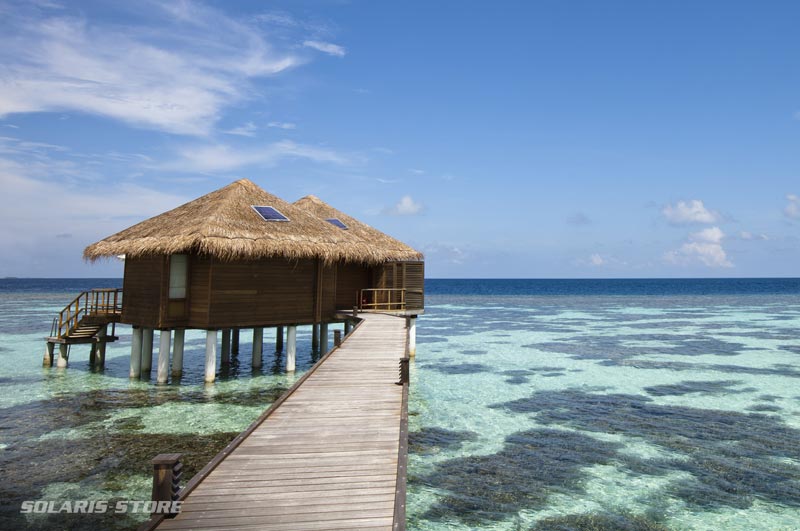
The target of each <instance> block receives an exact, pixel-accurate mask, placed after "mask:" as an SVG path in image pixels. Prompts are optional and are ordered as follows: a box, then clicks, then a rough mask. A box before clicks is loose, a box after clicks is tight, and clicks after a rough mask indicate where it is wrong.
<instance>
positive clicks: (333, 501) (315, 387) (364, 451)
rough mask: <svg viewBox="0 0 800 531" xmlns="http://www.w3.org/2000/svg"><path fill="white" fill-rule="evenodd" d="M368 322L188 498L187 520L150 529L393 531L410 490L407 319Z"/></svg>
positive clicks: (376, 317) (368, 318)
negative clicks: (402, 467)
mask: <svg viewBox="0 0 800 531" xmlns="http://www.w3.org/2000/svg"><path fill="white" fill-rule="evenodd" d="M362 317H363V319H364V320H363V322H362V323H361V324H360V325H359V326H358V327H357V328H356V329H355V330H354V331H353V332H352V333H351V334H350V335H349V336H347V337H346V338H345V341H344V342H343V343H342V344H341V346H340V347H339V348H338V349H336V350H334V351H333V352H332V353H330V354H329V355H327V356H325V357H324V358H323V359H322V361H320V362H319V364H318V365H317V366H316V367H314V368H313V369H312V371H310V374H309V375H308V376H307V378H305V379H304V380H303V381H302V383H301V384H300V385H298V386H297V387H296V388H294V389H293V391H291V394H289V396H288V397H286V398H285V399H284V400H283V401H282V402H280V403H279V405H278V406H277V407H275V408H274V409H272V410H271V411H270V412H268V414H267V415H266V417H265V418H263V419H262V420H261V421H260V424H258V425H256V426H255V427H254V428H252V427H251V429H248V431H246V432H244V434H243V435H244V438H243V439H242V440H240V441H239V442H238V445H237V446H236V447H235V448H234V449H233V450H231V451H230V452H229V453H227V454H226V455H223V456H222V457H219V456H218V458H217V459H219V461H218V462H217V463H216V466H215V467H213V469H211V471H210V472H207V473H206V475H204V476H202V477H200V478H199V480H198V482H195V484H194V485H192V488H191V490H190V491H188V493H184V494H183V495H182V501H183V506H182V510H181V513H180V514H179V515H178V516H176V517H175V518H173V519H158V518H157V519H155V520H153V524H154V525H153V526H151V527H149V529H152V528H155V527H157V528H158V529H161V530H165V531H169V530H173V529H174V530H178V529H197V530H202V529H222V530H231V531H233V530H235V529H262V530H267V531H282V530H292V531H302V530H308V531H320V530H343V529H363V530H365V531H366V530H383V531H388V530H391V529H392V528H393V526H394V524H396V519H397V516H396V507H395V504H396V502H397V496H398V492H401V491H402V492H404V490H405V476H404V475H398V469H399V467H398V463H399V462H400V461H402V460H403V456H399V452H400V451H402V449H401V442H400V441H401V436H402V435H403V433H402V432H401V428H402V421H403V418H404V413H405V412H404V411H403V408H404V407H407V406H406V404H405V402H404V400H403V398H404V396H403V386H401V385H397V381H398V379H399V360H400V359H401V358H403V357H404V356H405V354H406V349H407V345H406V329H405V319H403V318H399V317H395V316H390V315H381V314H364V315H363V316H362ZM212 463H213V462H212ZM193 481H194V480H193ZM400 483H402V485H401V484H400ZM143 528H145V529H148V528H147V527H143Z"/></svg>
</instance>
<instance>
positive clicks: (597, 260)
mask: <svg viewBox="0 0 800 531" xmlns="http://www.w3.org/2000/svg"><path fill="white" fill-rule="evenodd" d="M589 263H590V264H591V265H593V266H596V267H599V266H602V265H605V263H606V260H605V259H604V258H603V257H602V256H600V255H599V254H597V253H594V254H593V255H592V256H590V257H589Z"/></svg>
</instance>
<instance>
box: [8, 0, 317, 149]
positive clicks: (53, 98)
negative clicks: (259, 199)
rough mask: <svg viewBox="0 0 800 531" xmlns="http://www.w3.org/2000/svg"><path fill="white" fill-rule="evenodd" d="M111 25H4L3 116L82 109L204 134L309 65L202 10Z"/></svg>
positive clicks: (59, 18) (29, 16) (180, 8)
mask: <svg viewBox="0 0 800 531" xmlns="http://www.w3.org/2000/svg"><path fill="white" fill-rule="evenodd" d="M152 6H153V8H152V9H148V10H145V11H144V12H142V13H137V14H136V16H139V17H141V18H146V19H147V20H145V21H144V23H142V24H140V25H136V23H135V22H130V23H128V24H126V25H124V26H121V25H113V26H112V25H110V24H107V23H104V22H98V21H94V20H88V19H85V18H77V17H70V16H67V15H65V14H64V13H62V12H59V13H57V14H56V15H54V16H44V15H42V14H41V12H39V11H32V10H26V9H19V10H12V11H13V12H12V11H9V12H7V13H5V14H6V15H8V16H6V17H5V22H0V63H2V64H3V69H2V70H0V117H3V116H7V115H11V114H15V113H29V112H47V111H80V112H86V113H90V114H96V115H101V116H104V117H108V118H112V119H116V120H120V121H123V122H126V123H128V124H131V125H135V126H139V127H144V128H150V129H157V130H161V131H167V132H170V133H177V134H188V135H205V134H207V133H208V132H210V130H211V129H212V127H213V125H214V123H215V122H216V121H217V119H218V117H219V116H220V114H221V112H222V110H223V109H224V108H225V107H227V106H228V105H230V104H233V103H236V102H239V101H242V100H245V99H247V98H250V97H252V96H253V93H252V86H251V81H252V80H253V79H255V78H258V77H263V76H270V75H274V74H277V73H279V72H282V71H284V70H286V69H288V68H291V67H293V66H296V65H298V64H300V63H301V62H302V60H301V59H300V58H299V57H297V56H295V55H294V54H292V53H291V52H288V51H280V50H277V49H276V48H275V47H274V46H273V45H272V43H270V42H268V41H267V40H266V38H265V36H264V34H263V33H262V32H261V31H260V30H259V29H258V28H257V27H255V26H253V25H251V24H250V23H247V22H242V21H239V20H236V19H234V18H231V17H229V16H226V15H225V14H223V13H222V12H220V11H218V10H215V9H212V8H210V7H206V6H204V5H202V4H198V3H195V2H180V3H178V2H165V3H163V4H155V3H154V4H152Z"/></svg>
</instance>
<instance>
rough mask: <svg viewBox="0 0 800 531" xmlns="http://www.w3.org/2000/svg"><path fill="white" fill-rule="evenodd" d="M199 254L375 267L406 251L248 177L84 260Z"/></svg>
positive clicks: (109, 242)
mask: <svg viewBox="0 0 800 531" xmlns="http://www.w3.org/2000/svg"><path fill="white" fill-rule="evenodd" d="M253 205H259V206H272V207H274V208H276V209H278V210H279V211H280V212H281V213H283V214H284V215H285V216H287V217H288V218H289V220H290V221H289V222H280V221H264V219H263V218H261V216H259V215H258V214H257V213H256V212H255V211H254V210H253V208H252V206H253ZM178 253H197V254H205V255H210V256H214V257H215V258H218V259H221V260H226V261H232V260H252V259H261V258H270V257H284V258H287V259H305V258H312V259H321V260H323V261H324V262H326V263H332V262H338V261H345V262H362V263H370V264H377V263H382V262H386V261H390V260H400V259H404V257H405V254H404V253H399V254H398V253H395V252H392V250H391V249H390V248H386V247H383V246H380V245H370V244H369V243H368V242H367V241H365V240H363V239H361V238H358V237H357V236H356V235H354V234H351V233H350V231H344V230H341V229H339V228H336V227H334V226H333V225H331V224H330V223H327V222H326V221H323V220H320V219H319V218H318V217H317V216H315V215H314V214H312V213H310V212H307V211H305V210H304V209H303V208H300V207H298V206H294V205H292V204H291V203H287V202H286V201H284V200H282V199H280V198H278V197H276V196H274V195H272V194H269V193H267V192H265V191H264V190H262V189H261V188H259V187H258V186H257V185H255V184H254V183H252V182H251V181H249V180H247V179H242V180H239V181H236V182H234V183H232V184H229V185H228V186H226V187H224V188H220V189H219V190H216V191H214V192H211V193H210V194H207V195H204V196H203V197H200V198H198V199H195V200H194V201H190V202H189V203H186V204H185V205H181V206H179V207H178V208H175V209H173V210H170V211H169V212H165V213H163V214H160V215H158V216H155V217H153V218H150V219H148V220H145V221H142V222H141V223H138V224H136V225H134V226H132V227H130V228H128V229H125V230H123V231H122V232H118V233H117V234H114V235H113V236H109V237H108V238H106V239H104V240H101V241H99V242H97V243H94V244H92V245H90V246H89V247H87V248H86V249H85V250H84V252H83V256H84V258H86V259H88V260H92V261H94V260H97V259H99V258H103V257H112V256H117V255H123V254H124V255H125V256H126V257H139V256H151V255H169V254H178Z"/></svg>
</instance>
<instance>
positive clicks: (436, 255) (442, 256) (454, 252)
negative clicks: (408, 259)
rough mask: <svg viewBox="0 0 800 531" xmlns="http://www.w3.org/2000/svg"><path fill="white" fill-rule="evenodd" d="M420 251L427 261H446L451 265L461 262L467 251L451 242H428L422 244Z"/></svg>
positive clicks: (464, 259) (464, 258)
mask: <svg viewBox="0 0 800 531" xmlns="http://www.w3.org/2000/svg"><path fill="white" fill-rule="evenodd" d="M422 253H423V254H424V255H425V258H426V259H427V260H428V261H429V262H446V263H449V264H453V265H461V264H463V263H464V262H465V261H466V259H467V257H468V253H467V251H465V250H464V249H463V248H462V247H461V246H460V245H455V244H451V243H429V244H427V245H424V246H422Z"/></svg>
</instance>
